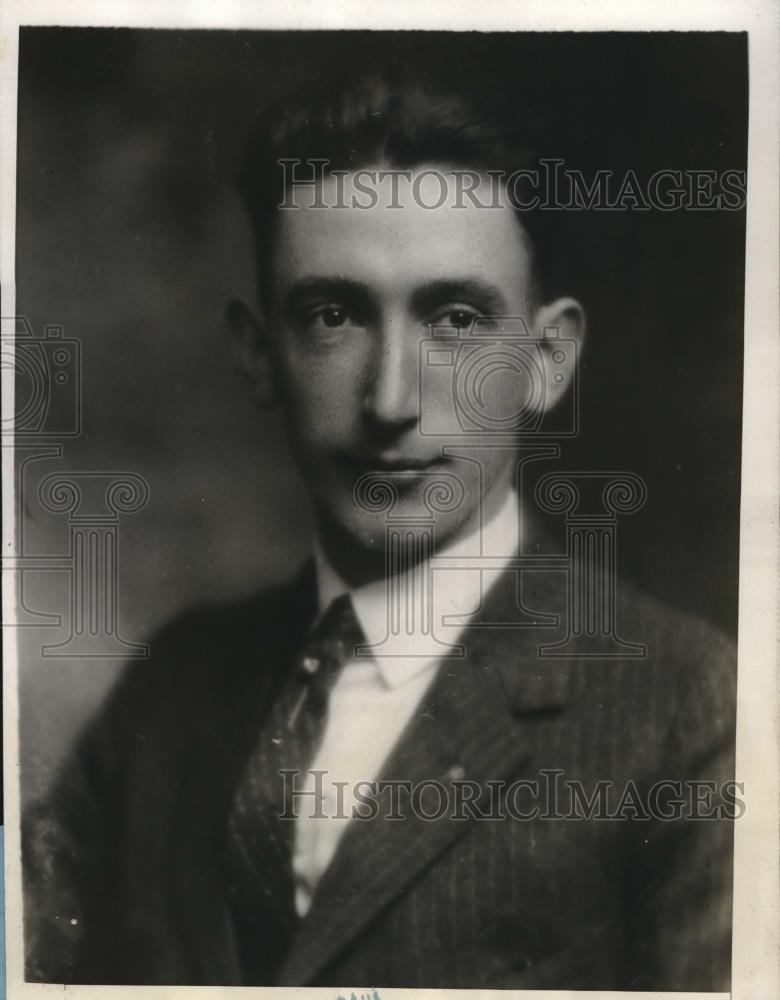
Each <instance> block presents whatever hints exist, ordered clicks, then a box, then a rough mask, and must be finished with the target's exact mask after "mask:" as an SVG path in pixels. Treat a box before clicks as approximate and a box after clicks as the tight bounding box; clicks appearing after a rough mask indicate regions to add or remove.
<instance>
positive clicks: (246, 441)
mask: <svg viewBox="0 0 780 1000" xmlns="http://www.w3.org/2000/svg"><path fill="white" fill-rule="evenodd" d="M385 60H390V61H393V62H398V61H408V62H409V63H411V64H415V65H420V66H426V67H429V68H430V67H434V68H435V69H436V70H437V71H438V72H439V73H441V74H443V75H444V76H445V77H449V78H450V79H452V80H454V81H456V82H458V83H459V84H460V85H462V86H465V87H466V89H470V90H472V91H474V92H475V93H479V94H482V95H487V96H489V97H492V98H493V99H495V100H497V101H501V102H503V105H504V107H505V108H510V109H511V108H513V107H517V108H518V109H523V108H527V107H533V108H535V109H536V110H537V111H538V112H539V114H541V115H542V116H544V117H546V118H547V119H548V120H549V122H550V123H551V125H552V126H554V128H553V130H552V131H554V133H555V135H556V137H557V138H556V148H551V149H550V150H549V153H550V154H551V155H560V156H562V157H564V158H565V159H566V160H567V165H569V164H571V165H574V166H576V167H578V168H580V169H582V171H583V173H584V174H585V176H586V177H592V176H593V175H594V174H595V172H596V170H598V169H603V168H606V169H611V170H614V171H615V172H616V173H621V172H625V170H626V169H628V168H631V169H634V170H636V171H637V173H638V174H639V175H640V176H641V177H649V176H650V175H651V174H652V173H653V172H654V171H656V170H659V169H662V168H668V169H675V170H686V169H709V170H715V171H718V172H720V171H724V170H730V169H742V170H744V169H745V165H746V138H747V46H746V39H745V36H742V35H726V34H685V33H680V34H674V35H672V34H617V33H614V34H592V35H583V34H560V35H482V34H473V33H468V34H460V35H452V34H445V33H421V32H415V33H406V32H395V33H384V32H381V33H366V32H289V33H288V32H267V33H263V32H233V31H224V32H198V31H152V30H149V31H146V30H124V29H116V30H85V29H57V28H51V29H40V28H35V29H22V32H21V40H20V70H19V128H18V138H19V145H18V185H17V199H18V216H17V227H18V228H17V312H18V313H21V314H24V315H25V316H26V317H27V318H28V319H29V321H30V323H31V325H32V327H33V329H34V330H35V331H36V333H39V332H41V331H42V330H43V327H44V326H45V325H46V324H59V325H62V327H63V330H64V335H65V336H67V337H72V338H77V339H78V340H79V341H80V344H81V352H82V366H83V377H82V387H81V388H82V405H83V410H82V422H83V424H82V425H83V430H82V433H81V435H80V436H79V437H77V438H75V439H72V440H68V441H67V442H65V443H64V446H63V453H62V457H61V458H60V459H58V460H56V461H51V462H49V463H48V464H47V462H45V461H44V462H41V463H40V464H39V466H38V468H37V470H36V471H34V473H31V476H32V486H33V488H34V486H35V482H36V481H37V480H39V479H40V478H41V477H42V476H43V475H46V474H48V473H49V472H52V471H64V470H79V471H100V470H109V471H113V472H133V473H136V474H139V475H141V476H143V477H144V478H145V479H146V480H147V482H148V484H149V487H150V499H149V502H148V504H147V505H146V506H145V507H144V508H143V510H141V511H139V512H138V513H136V514H134V515H133V516H126V517H124V518H123V519H122V520H121V524H120V528H119V539H120V542H119V544H120V560H121V561H120V572H119V578H118V587H119V616H120V618H119V620H120V629H121V632H122V634H123V636H124V637H125V638H126V639H128V640H133V641H136V642H144V641H148V640H149V638H150V637H151V635H152V634H153V632H154V630H155V629H156V628H157V627H158V626H159V625H160V624H161V623H162V622H164V621H165V620H167V619H168V618H170V617H171V616H172V615H174V614H175V613H176V612H177V611H179V610H181V609H182V608H184V607H186V606H189V605H191V604H193V603H195V602H198V601H202V600H211V599H220V598H229V597H231V596H236V595H239V594H243V593H247V592H249V591H250V590H252V589H254V588H256V587H257V586H259V585H261V584H262V583H263V582H264V581H270V580H273V579H277V578H279V577H285V576H288V575H289V574H290V573H291V572H292V571H293V570H294V568H295V567H296V566H297V565H298V563H299V562H300V560H301V558H302V557H303V555H304V554H305V552H306V551H307V547H308V538H309V534H308V533H309V526H308V525H309V520H308V512H307V505H306V501H305V496H304V494H303V491H302V488H301V486H300V483H299V480H298V478H297V474H296V473H295V471H294V469H293V467H292V465H291V462H290V460H289V458H288V456H287V453H286V448H285V443H284V438H283V428H282V424H281V420H280V418H279V416H278V415H270V416H269V415H268V414H266V413H261V412H259V411H257V410H256V409H255V408H254V406H253V404H252V402H251V401H250V398H249V392H248V390H247V388H246V387H245V385H244V383H243V382H242V380H241V379H240V378H239V376H238V375H237V374H236V372H235V371H234V370H233V367H232V362H231V356H230V351H229V345H228V338H227V333H226V330H225V326H224V322H223V311H224V306H225V303H226V302H227V300H228V299H229V298H231V297H234V296H236V295H239V296H247V297H250V296H251V295H252V294H253V287H254V262H253V259H252V251H251V242H250V234H249V229H248V224H247V222H246V220H245V219H244V217H243V215H242V212H241V210H240V207H239V205H238V203H237V200H236V197H235V195H234V194H233V192H232V188H231V178H232V175H233V173H234V170H235V168H236V165H237V162H238V158H239V155H240V149H241V144H242V140H243V137H244V135H245V133H246V131H247V129H248V126H249V125H250V123H251V121H252V119H253V118H254V116H255V114H256V113H257V112H258V111H259V110H260V109H261V108H262V107H263V106H264V105H265V104H267V103H268V102H269V101H271V100H273V99H274V98H275V97H276V96H277V95H280V94H282V93H284V92H286V91H288V90H289V89H290V88H292V87H294V86H297V85H298V84H299V83H300V82H302V81H303V80H305V79H306V78H307V77H311V76H316V77H317V78H319V79H321V80H322V81H323V86H327V79H328V77H329V76H330V75H331V74H333V73H334V72H335V71H339V72H343V71H344V70H345V69H346V70H348V69H349V68H350V67H353V66H354V67H355V68H358V67H362V66H365V65H371V64H373V63H376V62H379V61H385ZM560 226H561V232H560V236H561V239H560V247H559V255H558V266H559V269H560V274H561V276H562V278H563V280H564V281H565V283H566V286H567V290H568V291H569V292H570V293H571V294H573V295H576V296H577V297H579V298H580V299H581V300H582V302H583V303H584V305H585V307H586V310H587V313H588V318H589V330H588V333H589V336H588V343H587V348H586V352H585V355H584V359H583V360H584V370H583V379H582V390H583V398H582V421H581V426H582V432H581V434H580V436H579V438H578V439H577V440H576V441H574V442H570V443H568V444H566V445H565V446H564V450H563V459H562V467H564V468H578V469H593V470H602V469H612V470H614V469H624V470H627V471H631V472H635V473H638V474H639V475H641V476H642V477H643V478H644V479H645V481H646V482H647V485H648V492H649V495H648V501H647V504H646V506H645V508H644V509H643V510H642V511H641V512H640V513H639V514H636V515H634V516H633V517H631V518H626V519H625V520H624V521H623V522H621V525H620V529H619V532H620V533H619V566H620V571H621V573H622V574H623V575H625V576H626V577H628V578H629V579H631V580H632V581H635V582H636V583H637V584H638V585H639V586H640V587H641V588H643V589H645V590H647V591H649V592H651V593H652V594H654V595H656V596H658V597H659V598H661V599H662V600H663V601H665V602H667V603H668V604H670V605H673V606H676V607H679V608H682V609H684V610H686V611H690V612H693V613H695V614H696V615H699V616H701V617H703V618H705V619H708V620H710V621H711V622H714V623H715V624H716V625H717V626H719V627H720V628H722V629H724V630H726V631H727V632H729V633H731V634H732V635H735V634H736V622H737V597H738V594H737V569H738V541H739V523H738V522H739V490H740V475H739V474H740V433H741V391H742V317H743V282H744V213H743V212H741V211H739V212H727V211H677V212H667V213H664V212H659V211H655V210H652V211H649V212H637V211H633V212H625V211H623V212H595V211H589V212H567V213H563V214H562V216H561V219H560ZM549 468H550V467H546V468H545V469H543V470H541V471H549ZM23 517H24V518H25V531H26V532H27V539H26V541H27V543H28V544H29V548H30V549H31V550H34V551H36V552H39V553H43V554H56V553H58V552H61V551H63V546H64V545H66V543H67V535H66V531H67V526H64V523H63V521H62V519H61V518H59V519H58V518H56V517H53V516H52V515H51V514H44V513H42V512H41V511H40V510H39V509H36V507H35V505H34V504H30V506H29V508H28V509H26V510H25V512H24V514H23ZM26 586H27V588H28V592H27V595H26V599H27V600H28V602H29V603H30V604H31V605H33V606H35V607H36V609H37V610H40V611H47V610H53V611H56V612H58V613H61V610H62V607H65V606H66V603H67V600H68V598H67V593H66V581H65V580H64V577H63V574H61V573H59V574H58V573H56V572H52V573H51V574H38V577H37V579H36V580H33V581H31V582H29V583H27V584H26ZM62 637H63V636H62V635H61V634H60V633H57V632H56V630H54V631H53V632H52V631H51V630H48V631H47V632H46V634H45V635H43V630H34V629H33V630H28V631H27V632H26V633H25V636H24V644H23V647H22V648H23V658H24V659H23V666H22V672H21V710H22V716H21V725H22V763H23V796H24V797H28V796H31V795H35V794H37V793H38V792H39V791H40V790H41V789H42V788H43V787H44V786H45V784H46V783H47V781H48V780H49V778H50V776H51V774H52V771H53V769H54V768H55V767H56V766H57V765H58V763H59V762H60V761H61V759H62V757H63V754H64V752H65V751H66V749H67V746H68V745H69V743H70V741H71V739H72V737H73V735H74V733H75V732H76V730H77V728H78V726H79V725H80V724H81V722H82V721H83V720H84V719H85V717H86V716H87V715H88V714H89V713H90V712H92V711H93V710H94V708H95V706H96V705H97V704H98V703H99V700H100V699H101V698H102V697H104V695H105V694H106V692H107V691H108V690H109V688H110V686H111V684H112V683H113V681H114V680H115V678H116V676H117V671H118V669H119V667H120V666H121V661H120V660H118V659H115V660H100V659H97V660H79V659H71V660H64V659H57V658H43V657H41V656H40V654H39V648H40V645H41V642H52V641H58V639H60V638H62ZM626 638H630V639H633V638H635V637H633V636H627V637H626ZM636 638H639V639H641V637H636Z"/></svg>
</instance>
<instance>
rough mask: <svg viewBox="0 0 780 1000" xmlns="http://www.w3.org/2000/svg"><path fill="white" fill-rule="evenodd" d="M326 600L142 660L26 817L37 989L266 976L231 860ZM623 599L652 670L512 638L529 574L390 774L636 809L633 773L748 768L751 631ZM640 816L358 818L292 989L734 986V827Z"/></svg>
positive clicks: (218, 622) (304, 931)
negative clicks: (238, 793) (243, 784)
mask: <svg viewBox="0 0 780 1000" xmlns="http://www.w3.org/2000/svg"><path fill="white" fill-rule="evenodd" d="M304 576H305V577H306V578H309V577H310V574H304ZM302 579H303V578H302ZM562 583H563V580H562V578H561V577H560V576H559V575H558V574H556V573H555V572H549V571H548V572H532V573H528V574H525V575H524V582H523V601H524V604H525V606H526V607H531V608H534V609H535V610H539V611H550V610H553V611H554V610H556V608H557V609H558V610H560V607H561V604H560V602H561V591H562V589H563V588H562ZM312 594H313V588H312V586H311V580H310V579H309V582H308V583H305V582H301V580H299V581H298V582H297V583H296V584H295V585H294V586H292V587H291V588H282V589H281V590H279V591H276V592H274V593H272V594H270V595H265V596H264V597H262V598H253V599H252V600H249V601H247V602H245V603H243V604H241V605H238V606H230V607H220V608H211V609H201V610H199V611H196V612H194V613H192V614H188V615H186V616H184V617H183V618H182V619H181V620H180V621H178V622H176V623H174V624H173V625H172V626H170V627H169V628H167V629H166V630H165V631H164V632H163V633H162V634H161V635H160V637H159V638H158V639H157V641H156V642H155V643H154V644H153V649H152V654H153V655H152V659H151V661H149V662H145V663H141V664H136V665H133V666H132V667H130V668H128V670H127V671H126V673H125V675H124V676H123V679H122V680H121V682H120V683H119V685H118V686H117V688H116V689H115V691H114V692H113V694H112V696H111V697H110V699H109V702H108V703H107V705H106V706H105V707H104V708H103V710H102V711H101V712H100V713H99V715H98V716H97V717H96V718H95V720H94V721H93V722H92V724H91V725H90V726H89V727H88V728H87V730H86V731H85V733H84V735H83V737H82V739H81V741H80V743H79V745H78V747H77V750H76V752H75V753H74V755H73V758H72V760H70V762H69V763H68V764H67V766H66V767H65V768H64V769H63V772H62V774H61V775H60V776H59V779H58V780H57V782H56V783H55V786H54V790H53V792H52V793H51V795H50V796H49V798H48V799H47V800H46V802H44V803H43V804H42V805H39V806H37V807H35V808H33V809H31V810H30V811H29V813H28V815H27V818H26V824H25V840H24V843H25V847H24V861H25V867H26V883H25V892H26V947H27V962H28V967H27V975H28V978H29V979H33V980H37V981H56V982H70V983H81V982H84V983H99V982H104V983H136V984H138V983H166V984H240V983H241V982H242V972H241V969H240V967H239V963H238V959H237V949H236V943H235V934H234V931H233V928H232V925H231V918H230V913H229V909H228V906H227V903H226V900H225V887H224V882H223V879H222V874H221V873H222V861H221V858H222V853H223V845H224V837H225V822H226V816H227V813H228V810H229V808H230V803H231V799H232V795H233V789H234V788H235V786H236V782H237V781H238V778H239V776H240V773H241V771H242V768H243V766H244V765H245V762H246V759H247V755H248V754H249V752H250V751H251V748H252V746H253V743H254V741H255V740H256V738H257V732H258V728H259V726H260V725H261V723H262V719H263V717H264V715H265V713H266V712H267V711H268V708H269V705H270V704H271V703H272V701H273V697H274V692H275V691H276V690H277V688H278V685H279V683H280V679H281V678H282V677H283V676H284V671H285V668H286V667H287V666H288V665H289V664H290V663H291V662H292V658H293V656H294V653H295V650H296V647H297V645H298V644H299V642H300V641H301V634H302V631H303V630H302V627H301V623H302V622H304V621H306V620H307V619H308V618H309V617H310V616H311V614H312V611H313V601H312ZM619 594H620V606H619V616H618V624H619V628H620V630H621V631H622V633H623V634H624V636H625V637H626V638H627V639H628V638H630V639H634V640H636V641H639V642H643V643H645V644H646V645H647V648H648V653H647V656H646V657H645V658H643V659H638V660H630V659H603V660H599V659H595V660H594V659H568V660H564V659H559V660H555V659H539V657H538V655H537V649H538V646H539V644H540V642H549V641H551V640H553V639H554V638H555V636H554V634H551V633H550V631H549V630H542V629H536V628H526V629H522V630H518V629H516V628H514V629H513V628H500V627H496V623H500V622H507V621H512V620H513V616H514V615H516V611H515V608H516V605H517V599H518V595H517V581H516V577H515V575H514V574H512V573H511V572H507V573H506V574H505V576H504V577H502V579H501V580H500V581H499V583H498V584H497V585H496V587H495V588H494V589H493V591H491V593H490V595H489V599H488V601H487V602H486V606H485V607H484V608H483V609H482V610H481V611H480V612H479V613H478V614H477V616H476V618H475V619H474V621H473V622H472V624H471V625H470V626H469V627H468V628H467V630H466V632H465V634H464V635H463V636H462V637H461V641H462V642H463V644H464V647H465V657H464V659H462V660H444V661H443V662H442V665H441V667H440V669H439V673H438V675H437V677H436V679H435V681H434V683H433V685H432V686H431V688H430V689H429V691H428V693H427V694H426V696H425V698H424V701H423V703H422V704H421V705H420V707H419V709H418V711H417V712H416V714H415V716H414V718H413V719H412V722H411V723H410V725H409V727H408V728H407V730H406V731H405V733H404V735H403V736H402V738H401V740H400V742H399V744H398V745H397V746H396V748H395V750H394V751H393V752H392V754H391V757H390V759H389V760H388V761H387V762H386V765H385V768H384V772H383V776H384V777H387V778H396V779H401V780H407V781H409V780H411V781H412V782H420V781H423V780H427V779H440V780H441V781H442V782H444V783H445V786H446V787H449V786H450V785H451V783H452V781H453V775H457V776H461V775H462V776H463V777H464V778H465V779H466V780H469V781H472V782H477V783H478V784H479V786H480V787H481V788H485V789H489V788H490V786H489V785H488V784H487V783H488V782H491V781H492V782H500V781H502V780H504V781H506V782H513V781H514V782H516V781H518V780H520V781H522V780H525V781H527V782H530V781H539V780H540V775H541V776H542V779H543V780H546V781H547V782H548V786H549V782H550V781H551V780H553V781H554V780H564V779H565V780H566V781H575V782H580V783H581V786H582V788H583V789H584V791H585V793H586V794H587V795H589V796H590V795H591V794H592V793H593V792H594V791H595V790H596V787H597V783H598V782H604V781H606V782H610V783H611V786H610V787H611V788H612V789H613V790H615V791H614V794H616V795H618V797H619V796H620V794H622V793H623V791H624V790H625V789H627V788H629V785H630V784H632V785H633V787H634V788H636V789H637V790H639V791H640V792H643V791H646V790H647V789H648V788H650V787H651V786H652V785H653V784H654V783H656V782H658V781H659V780H669V781H675V780H680V781H694V780H703V781H709V782H715V783H716V785H718V786H720V783H721V782H723V781H725V780H727V779H730V778H732V777H733V759H732V754H733V741H734V732H733V727H734V715H735V698H734V692H735V684H734V681H735V676H734V659H733V655H732V653H733V651H732V649H731V648H730V646H729V644H728V643H727V642H726V641H725V640H724V639H723V638H722V637H720V636H719V635H717V634H716V633H714V632H713V630H712V629H710V628H709V627H708V626H704V625H702V624H701V623H699V622H697V621H693V620H691V619H689V618H686V617H684V616H680V615H677V614H675V613H673V612H671V611H669V610H668V609H666V608H663V607H661V606H660V605H658V604H656V603H654V602H653V601H650V600H648V599H647V598H645V597H643V596H641V595H639V594H637V593H636V592H635V591H633V590H631V589H630V588H628V587H625V586H622V587H621V588H620V592H619ZM542 772H548V777H547V778H546V779H545V778H544V776H543V774H542ZM553 772H558V774H559V777H558V778H557V779H556V778H555V777H554V774H553ZM516 787H522V786H516ZM527 787H528V786H526V788H527ZM700 787H706V786H700ZM494 788H498V786H497V785H495V786H494ZM611 794H613V793H611ZM705 798H706V793H705ZM515 801H516V803H517V808H518V809H520V808H522V809H523V810H524V811H528V809H529V804H528V802H527V801H526V800H522V799H516V800H515ZM612 801H614V800H612ZM561 802H563V800H561ZM568 802H569V800H568V799H567V800H566V804H565V805H563V806H561V807H559V808H558V809H557V811H558V812H561V811H563V812H564V813H566V812H568V811H569V805H568ZM483 811H485V810H484V809H483ZM624 812H626V816H627V818H624V819H623V820H605V819H597V818H593V817H592V818H590V819H573V820H572V819H568V820H567V819H556V818H549V817H548V818H545V816H544V815H542V816H537V817H536V818H532V819H527V820H522V819H518V818H514V819H512V818H505V819H499V820H495V819H494V820H479V819H478V818H476V817H475V816H473V815H472V816H470V818H468V819H463V818H461V819H457V818H453V817H452V816H451V815H450V813H449V812H448V813H447V814H445V815H444V816H443V817H442V818H440V819H437V820H428V821H426V820H425V819H423V818H419V817H418V818H415V817H413V816H411V815H410V814H409V813H408V812H406V813H405V818H404V819H403V820H402V821H395V822H392V821H383V820H382V818H381V815H380V817H379V818H378V819H376V820H374V821H371V822H353V823H351V824H350V827H349V829H348V831H347V833H346V835H345V837H344V838H343V840H342V841H341V843H340V845H339V848H338V851H337V853H336V856H335V858H334V860H333V862H332V863H331V865H330V867H329V868H328V870H327V871H326V872H325V874H324V876H323V878H322V881H321V882H320V884H319V886H318V888H317V892H316V894H315V898H314V902H313V905H312V908H311V910H310V911H309V913H308V914H307V916H306V917H305V918H304V920H303V921H302V922H301V924H300V926H299V928H298V931H297V933H296V936H295V938H294V940H293V942H292V945H291V947H290V949H289V952H288V953H287V955H286V957H285V959H284V962H283V964H282V967H281V971H280V972H277V973H276V974H275V978H274V980H273V982H276V983H277V984H279V985H297V984H312V985H320V986H323V985H327V986H332V987H334V988H346V987H349V986H352V987H355V988H358V987H366V988H368V987H371V986H376V987H382V986H387V987H391V986H396V987H486V988H491V987H511V988H517V989H521V988H571V989H648V990H649V989H677V990H710V989H728V983H729V960H730V924H731V853H732V825H733V824H732V823H731V822H730V821H728V820H721V821H712V820H699V821H691V820H685V819H680V820H669V821H663V820H660V819H653V818H650V819H647V818H643V817H641V808H640V809H639V810H638V812H639V813H640V815H639V816H636V817H635V818H630V813H631V810H630V808H629V809H628V810H627V811H625V810H624ZM262 948H263V942H262V941H258V949H261V950H262ZM268 984H269V985H271V984H272V982H271V981H269V982H268Z"/></svg>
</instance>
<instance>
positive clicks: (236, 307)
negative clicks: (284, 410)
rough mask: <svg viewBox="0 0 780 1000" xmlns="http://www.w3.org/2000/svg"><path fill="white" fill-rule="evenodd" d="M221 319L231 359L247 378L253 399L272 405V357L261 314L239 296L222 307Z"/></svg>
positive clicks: (273, 389)
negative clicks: (228, 336) (227, 335)
mask: <svg viewBox="0 0 780 1000" xmlns="http://www.w3.org/2000/svg"><path fill="white" fill-rule="evenodd" d="M225 319H226V321H227V325H228V329H229V330H230V337H231V341H232V345H233V360H234V362H235V365H236V368H237V369H238V371H240V372H241V373H242V374H243V375H244V376H245V377H246V378H247V379H248V380H249V382H250V384H251V386H252V395H253V397H254V399H255V402H256V403H257V404H258V405H259V406H262V407H264V408H267V407H272V406H274V405H275V404H276V402H277V391H276V384H275V379H274V370H273V358H272V357H271V349H270V344H269V341H268V329H267V326H266V324H265V322H264V320H263V317H262V316H260V315H258V314H257V313H255V312H254V311H253V310H252V309H251V308H250V307H249V306H248V305H247V303H246V302H244V301H243V300H242V299H232V300H231V301H230V302H229V303H228V306H227V309H226V310H225Z"/></svg>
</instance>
